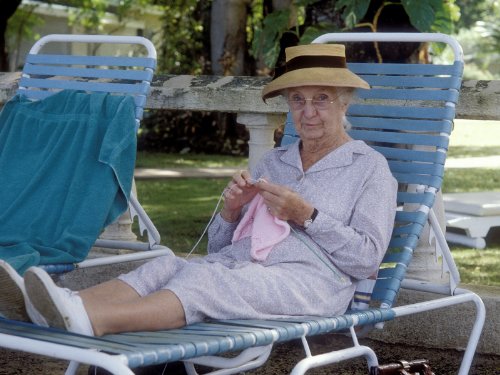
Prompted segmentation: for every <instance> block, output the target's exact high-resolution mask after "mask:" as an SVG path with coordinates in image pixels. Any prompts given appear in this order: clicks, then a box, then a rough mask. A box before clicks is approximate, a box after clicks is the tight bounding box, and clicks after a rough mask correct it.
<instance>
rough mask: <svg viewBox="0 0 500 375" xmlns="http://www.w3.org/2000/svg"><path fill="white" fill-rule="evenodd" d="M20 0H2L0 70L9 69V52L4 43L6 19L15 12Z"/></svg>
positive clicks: (5, 70)
mask: <svg viewBox="0 0 500 375" xmlns="http://www.w3.org/2000/svg"><path fill="white" fill-rule="evenodd" d="M20 4H21V0H3V1H2V11H1V12H0V72H8V71H9V54H8V51H7V46H6V43H5V31H6V30H7V21H8V20H9V18H10V17H11V16H12V15H13V14H14V13H15V12H16V10H17V8H18V7H19V5H20Z"/></svg>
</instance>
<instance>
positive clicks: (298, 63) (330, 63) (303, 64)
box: [286, 56, 347, 72]
mask: <svg viewBox="0 0 500 375" xmlns="http://www.w3.org/2000/svg"><path fill="white" fill-rule="evenodd" d="M346 67H347V66H346V60H345V57H342V56H297V57H294V58H293V59H291V60H289V61H287V62H286V71H287V72H291V71H292V70H297V69H306V68H346Z"/></svg>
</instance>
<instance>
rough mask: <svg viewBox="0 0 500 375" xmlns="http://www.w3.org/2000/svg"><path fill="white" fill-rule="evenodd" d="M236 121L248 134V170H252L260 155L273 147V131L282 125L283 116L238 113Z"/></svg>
mask: <svg viewBox="0 0 500 375" xmlns="http://www.w3.org/2000/svg"><path fill="white" fill-rule="evenodd" d="M236 121H237V122H238V123H239V124H243V125H245V127H246V128H247V129H248V132H249V133H250V140H249V141H248V146H249V153H248V168H249V169H250V170H252V169H253V168H254V167H255V165H256V164H257V162H258V161H259V160H260V158H261V157H262V155H263V154H264V153H265V152H266V151H268V150H270V149H272V148H273V147H274V130H275V129H276V128H277V127H278V126H280V125H281V124H284V122H285V115H283V114H277V115H276V114H257V113H238V116H237V118H236Z"/></svg>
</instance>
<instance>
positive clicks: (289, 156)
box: [280, 140, 371, 172]
mask: <svg viewBox="0 0 500 375" xmlns="http://www.w3.org/2000/svg"><path fill="white" fill-rule="evenodd" d="M299 145H300V140H298V141H297V142H295V143H292V144H290V145H288V146H284V147H280V149H282V150H283V151H284V153H283V154H282V155H281V157H280V160H281V161H283V162H284V163H286V164H289V165H292V166H294V167H296V168H298V169H300V170H302V160H301V159H300V151H299ZM370 150H371V148H370V147H368V146H367V145H366V143H364V142H363V141H358V140H353V141H349V142H347V143H345V144H343V145H342V146H340V147H339V148H336V149H335V150H333V151H332V152H330V153H329V154H327V155H326V156H325V157H323V159H321V160H319V161H318V162H316V163H315V164H314V165H313V166H311V168H309V170H308V172H315V171H321V170H325V169H329V168H340V167H345V166H347V165H350V164H352V163H353V162H354V154H363V155H364V154H367V153H368V152H369V151H370Z"/></svg>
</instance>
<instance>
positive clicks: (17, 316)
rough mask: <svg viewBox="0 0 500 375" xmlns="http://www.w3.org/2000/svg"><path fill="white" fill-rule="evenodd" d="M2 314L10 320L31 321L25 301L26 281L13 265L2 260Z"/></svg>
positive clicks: (0, 266) (0, 274) (0, 298)
mask: <svg viewBox="0 0 500 375" xmlns="http://www.w3.org/2000/svg"><path fill="white" fill-rule="evenodd" d="M0 285H1V288H2V291H1V293H0V315H2V316H3V317H4V318H7V319H10V320H20V321H22V322H29V321H30V318H29V316H28V314H27V313H26V306H25V302H24V295H25V290H24V281H23V278H22V277H21V276H20V275H19V274H18V273H17V272H16V270H15V269H14V268H12V266H11V265H10V264H9V263H7V262H6V261H4V260H0Z"/></svg>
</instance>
